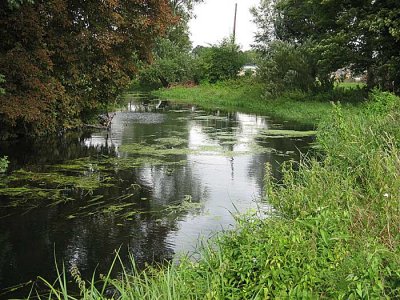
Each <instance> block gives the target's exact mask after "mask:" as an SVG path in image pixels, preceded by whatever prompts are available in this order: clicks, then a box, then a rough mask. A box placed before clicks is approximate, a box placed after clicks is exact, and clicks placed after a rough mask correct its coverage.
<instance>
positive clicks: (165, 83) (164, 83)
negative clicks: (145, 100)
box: [158, 76, 169, 88]
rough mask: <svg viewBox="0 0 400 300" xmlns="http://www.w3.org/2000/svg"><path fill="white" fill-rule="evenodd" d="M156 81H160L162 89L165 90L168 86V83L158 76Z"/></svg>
mask: <svg viewBox="0 0 400 300" xmlns="http://www.w3.org/2000/svg"><path fill="white" fill-rule="evenodd" d="M158 79H160V81H161V84H162V86H163V87H165V88H167V87H168V86H169V82H168V81H167V79H165V78H164V77H163V76H158Z"/></svg>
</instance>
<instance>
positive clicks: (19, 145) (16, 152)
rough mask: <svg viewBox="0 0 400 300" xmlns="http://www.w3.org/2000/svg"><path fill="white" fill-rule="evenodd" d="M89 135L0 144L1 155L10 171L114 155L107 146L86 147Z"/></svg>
mask: <svg viewBox="0 0 400 300" xmlns="http://www.w3.org/2000/svg"><path fill="white" fill-rule="evenodd" d="M88 137H90V134H89V133H86V134H85V133H83V134H82V133H77V132H71V133H66V134H64V135H61V136H47V137H37V138H34V139H33V138H32V139H20V140H16V141H9V142H1V155H7V156H8V157H9V160H10V161H11V163H12V165H11V168H12V169H17V168H21V167H26V166H27V165H29V166H33V165H34V166H35V167H36V168H37V167H40V166H43V165H47V164H52V163H60V162H63V161H67V160H72V159H76V158H80V157H86V156H96V155H98V154H100V153H101V154H106V155H111V156H112V155H114V154H115V151H114V149H113V147H109V145H106V144H105V145H100V146H88V145H85V139H86V138H88Z"/></svg>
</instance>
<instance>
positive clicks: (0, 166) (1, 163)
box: [0, 156, 10, 173]
mask: <svg viewBox="0 0 400 300" xmlns="http://www.w3.org/2000/svg"><path fill="white" fill-rule="evenodd" d="M7 158H8V157H7V156H4V157H0V173H4V172H6V171H7V168H8V164H9V163H10V162H9V161H8V159H7Z"/></svg>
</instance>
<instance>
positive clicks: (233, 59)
mask: <svg viewBox="0 0 400 300" xmlns="http://www.w3.org/2000/svg"><path fill="white" fill-rule="evenodd" d="M194 55H195V56H196V58H197V60H198V61H197V73H196V75H197V78H196V81H198V82H200V81H203V80H206V81H208V82H210V83H216V82H217V81H223V80H228V79H233V78H235V77H236V76H237V74H238V72H239V70H240V68H241V67H242V66H243V65H244V63H245V62H246V56H245V55H244V53H243V52H242V51H240V48H239V46H238V45H236V44H233V43H232V41H231V40H230V39H224V40H223V41H222V42H221V43H220V44H218V45H213V46H211V47H201V48H198V49H195V51H194Z"/></svg>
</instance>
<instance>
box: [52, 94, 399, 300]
mask: <svg viewBox="0 0 400 300" xmlns="http://www.w3.org/2000/svg"><path fill="white" fill-rule="evenodd" d="M370 98H371V99H370V103H369V104H368V105H365V107H363V109H360V110H359V112H358V113H356V114H353V115H351V116H350V115H348V114H344V113H343V109H342V108H341V107H340V106H336V107H335V108H334V112H333V113H332V114H330V115H329V116H328V117H327V118H326V120H325V121H324V122H323V123H321V124H320V126H319V133H318V145H319V147H320V149H321V153H322V154H323V157H322V158H320V159H310V160H307V159H305V160H304V161H303V162H302V163H300V165H298V166H297V168H296V169H297V171H293V168H292V167H291V165H286V168H285V171H284V178H283V180H282V182H274V181H273V180H272V179H271V177H270V176H267V177H266V179H265V180H266V198H267V199H266V201H268V202H269V203H270V204H271V205H272V206H273V207H274V208H275V210H274V211H272V212H266V213H267V214H268V217H267V218H260V217H259V214H256V213H249V214H246V215H242V216H239V217H238V218H237V229H236V230H235V231H229V232H225V233H224V234H222V235H220V236H219V237H218V238H216V239H215V240H214V241H213V243H212V244H211V243H209V244H206V245H204V246H203V248H202V250H201V254H202V256H201V259H200V260H197V261H193V260H190V259H182V260H181V261H180V264H173V263H171V264H168V265H167V266H164V267H161V268H157V267H152V268H148V269H147V270H145V271H143V272H136V273H135V274H134V275H133V276H132V275H131V274H130V272H129V271H128V270H127V269H126V268H124V271H123V273H122V275H121V278H120V279H118V280H110V279H109V278H108V277H107V276H106V277H103V280H104V285H103V288H102V289H96V288H95V287H94V284H93V283H92V284H91V286H90V287H84V286H83V285H82V284H81V285H80V286H81V292H82V296H83V298H85V299H94V298H97V297H99V298H105V294H106V293H105V291H106V290H108V291H109V290H110V289H106V287H109V286H113V288H114V291H115V292H116V293H117V294H118V295H119V296H120V297H121V299H171V300H172V299H174V300H175V299H318V298H327V299H382V298H385V299H393V298H397V297H399V295H400V285H399V282H400V234H399V232H400V225H399V224H400V202H399V196H398V191H399V190H400V180H399V177H400V171H399V164H400V149H399V140H400V128H399V127H398V126H397V124H398V122H399V120H400V109H399V104H400V99H399V98H398V97H395V96H393V95H391V94H388V93H380V92H376V93H374V94H373V95H372V96H371V97H370ZM115 263H118V257H117V258H116V261H115ZM60 279H61V291H60V292H56V291H55V290H53V293H59V294H58V296H59V298H61V296H62V293H63V289H64V291H65V292H66V289H65V287H64V285H63V283H62V282H63V280H62V277H60ZM75 279H76V281H77V283H78V284H79V282H80V280H79V276H76V278H75ZM57 287H58V286H57ZM58 288H59V287H58ZM107 295H108V294H107ZM108 296H109V295H108Z"/></svg>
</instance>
